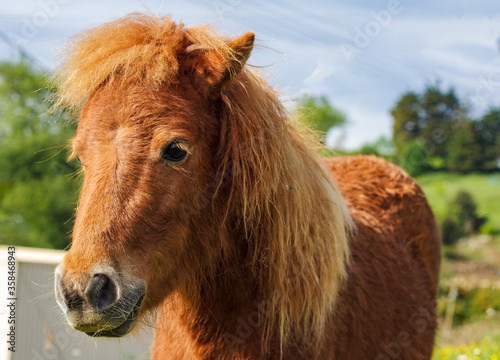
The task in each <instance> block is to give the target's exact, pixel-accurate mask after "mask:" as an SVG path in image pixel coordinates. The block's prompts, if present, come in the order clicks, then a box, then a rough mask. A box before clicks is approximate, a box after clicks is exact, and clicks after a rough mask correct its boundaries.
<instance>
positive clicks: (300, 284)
mask: <svg viewBox="0 0 500 360" xmlns="http://www.w3.org/2000/svg"><path fill="white" fill-rule="evenodd" d="M76 40H77V41H76V42H75V44H74V45H73V46H72V47H71V48H70V49H69V51H68V60H67V62H66V63H65V65H64V66H63V67H62V69H61V70H60V71H59V72H58V75H57V76H56V78H57V79H58V80H59V82H60V90H59V91H60V94H59V95H60V98H59V99H60V101H59V102H60V103H61V104H66V105H69V106H70V107H76V108H78V109H79V110H81V112H80V118H79V125H78V130H77V133H76V136H75V138H74V139H73V140H72V147H73V152H74V155H76V156H77V157H78V158H79V159H80V160H81V162H82V164H83V165H84V167H85V176H84V183H83V188H82V193H81V196H80V201H79V207H78V212H77V216H76V220H75V227H74V231H73V234H72V236H73V242H72V247H71V249H70V250H69V252H68V254H67V255H66V256H65V258H64V260H63V263H62V264H61V265H60V266H59V267H58V269H57V271H56V298H57V300H58V302H59V304H60V306H61V308H62V309H63V310H64V312H65V313H66V315H67V318H68V321H69V322H70V323H71V325H72V326H73V327H75V328H76V329H78V330H80V331H83V332H85V333H87V334H88V335H91V336H109V337H119V336H124V335H126V334H127V333H129V332H130V331H132V329H133V328H134V326H135V325H136V323H137V320H138V318H141V317H143V314H147V313H148V312H151V311H154V310H155V309H160V312H159V314H158V320H157V323H156V337H155V342H154V346H153V357H154V358H155V359H223V360H224V359H228V360H229V359H234V360H250V359H255V360H257V359H332V358H334V359H353V360H358V359H361V360H364V359H372V358H373V359H377V360H381V359H388V358H397V357H400V358H402V359H422V360H424V359H429V358H430V356H431V352H432V346H433V338H434V331H435V327H436V314H435V298H436V291H437V278H438V272H439V259H440V248H439V238H438V234H437V230H436V225H435V222H434V218H433V215H432V212H431V210H430V208H429V206H428V204H427V202H426V200H425V197H424V195H423V193H422V191H421V190H420V188H419V187H418V185H417V184H416V183H415V182H414V181H413V180H411V179H410V178H409V177H408V176H407V175H406V174H405V173H404V172H402V171H401V170H399V169H398V168H397V167H395V166H394V165H390V164H389V163H386V162H385V161H382V160H379V159H376V158H374V157H359V158H338V159H330V160H327V161H326V164H323V160H320V159H318V157H317V156H316V155H315V153H314V151H313V150H312V147H311V146H310V145H309V144H310V141H309V140H308V138H307V136H305V135H303V134H302V132H301V131H299V130H297V128H296V126H295V124H294V122H293V121H292V119H291V118H290V117H289V114H288V113H287V111H286V110H285V109H284V108H283V106H282V104H281V103H280V101H279V100H278V97H277V95H276V93H275V92H274V90H273V89H271V88H269V87H268V86H267V84H266V83H265V82H264V81H263V80H262V78H260V77H259V75H258V74H256V73H254V72H253V71H251V70H249V69H247V68H246V67H245V62H246V60H247V59H248V57H249V55H250V51H251V50H252V46H253V41H254V36H253V34H251V33H249V34H246V35H245V36H243V37H241V38H239V39H236V40H233V41H225V40H224V39H221V38H220V37H217V36H216V35H215V34H213V33H212V32H211V31H210V30H209V29H207V28H190V29H185V28H184V27H183V26H182V25H176V24H174V23H173V22H171V21H170V20H169V19H160V18H154V17H150V16H146V15H142V14H133V15H130V16H128V17H126V18H124V19H120V20H118V21H116V22H112V23H109V24H105V25H103V26H102V27H98V28H96V29H93V30H90V31H89V32H87V33H84V34H83V35H81V36H80V37H79V38H77V39H76ZM329 171H330V172H331V173H332V175H333V179H334V180H333V179H332V176H330V174H329Z"/></svg>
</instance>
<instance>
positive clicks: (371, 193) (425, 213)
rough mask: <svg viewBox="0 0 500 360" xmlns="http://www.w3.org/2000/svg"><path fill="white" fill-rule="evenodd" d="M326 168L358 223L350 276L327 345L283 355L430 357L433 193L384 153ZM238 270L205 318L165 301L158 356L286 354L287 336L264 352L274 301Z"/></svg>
mask: <svg viewBox="0 0 500 360" xmlns="http://www.w3.org/2000/svg"><path fill="white" fill-rule="evenodd" d="M326 166H327V167H328V169H329V170H330V171H331V173H332V176H333V178H334V179H335V180H336V181H337V184H338V186H339V188H340V191H341V192H342V195H343V196H344V198H345V199H346V201H347V204H348V206H349V210H350V211H351V214H352V215H353V218H354V220H355V224H356V231H355V233H353V234H352V236H351V238H350V241H349V246H350V249H351V257H350V265H349V266H348V270H347V273H348V275H347V280H346V282H345V284H343V286H342V287H341V289H340V293H339V296H338V299H337V305H336V307H335V310H334V312H333V313H332V314H331V316H330V318H329V320H328V322H327V324H326V327H325V337H324V339H323V340H322V341H321V343H320V344H318V345H316V346H314V347H312V348H311V347H309V345H310V344H301V345H300V346H298V347H297V346H291V347H288V348H287V349H286V351H285V352H284V353H283V359H290V360H294V359H304V360H305V359H325V360H326V359H352V360H358V359H360V360H364V359H377V360H381V359H430V357H431V354H432V349H433V341H434V333H435V329H436V314H435V307H436V303H435V299H436V292H435V290H436V289H437V282H438V276H437V274H438V273H439V264H440V251H439V241H438V240H437V239H438V230H437V228H436V227H435V226H434V217H433V215H432V212H431V210H430V208H429V206H428V205H427V201H426V199H425V197H424V194H423V193H422V191H421V189H420V187H419V186H418V185H417V184H416V183H415V181H413V180H412V179H411V178H410V177H409V176H408V175H407V174H405V173H404V172H403V171H401V170H400V169H399V168H397V167H396V166H394V165H392V164H389V163H387V162H386V161H384V160H381V159H378V158H375V157H366V156H360V157H355V158H352V157H351V158H331V159H327V160H326ZM381 254H383V256H381ZM234 271H235V272H236V273H235V277H234V279H233V280H234V282H227V279H224V281H222V282H221V284H220V285H219V286H217V293H213V294H210V296H207V298H204V299H203V300H202V304H201V305H202V306H203V309H201V311H200V312H199V314H198V316H197V317H191V315H192V314H193V312H192V309H193V306H194V307H196V305H194V304H191V303H190V302H189V299H180V298H177V299H176V300H175V301H174V302H172V303H170V302H169V303H166V304H164V305H163V307H162V308H161V312H160V315H159V319H158V325H157V331H156V336H155V341H154V346H153V350H154V352H153V354H154V356H153V358H154V359H186V360H187V359H265V358H270V359H274V358H279V356H278V354H279V350H280V347H279V343H277V342H276V343H274V344H273V353H274V355H269V356H268V357H266V356H264V355H262V353H261V348H260V341H261V339H260V336H261V334H260V333H259V326H258V324H257V322H256V318H255V314H256V312H258V311H259V306H266V305H267V304H264V303H263V304H259V300H258V299H256V298H255V295H254V294H253V293H252V291H251V288H252V287H251V286H249V284H252V279H249V278H248V276H246V274H245V271H244V269H243V268H241V269H234ZM253 281H255V280H253ZM429 289H434V290H433V291H429ZM207 295H208V294H207ZM186 313H188V314H190V315H189V316H186V315H185V314H186ZM221 319H228V320H229V321H228V323H221ZM165 325H167V327H165ZM198 336H199V337H201V338H202V339H197V337H198ZM207 338H209V339H212V341H206V339H207ZM214 339H217V340H216V341H213V340H214ZM318 350H319V351H318Z"/></svg>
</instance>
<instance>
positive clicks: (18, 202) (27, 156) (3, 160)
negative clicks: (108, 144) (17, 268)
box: [0, 62, 78, 248]
mask: <svg viewBox="0 0 500 360" xmlns="http://www.w3.org/2000/svg"><path fill="white" fill-rule="evenodd" d="M49 96H50V92H49V90H47V83H46V80H45V77H44V76H43V74H42V73H41V72H39V71H37V70H35V69H34V68H33V67H32V66H30V64H29V63H27V62H19V63H16V64H11V63H0V169H1V171H0V243H3V244H17V245H25V246H38V247H49V248H64V247H66V246H67V245H68V234H69V232H70V230H71V226H72V225H71V218H72V216H73V209H74V208H75V204H76V200H77V189H78V181H74V180H72V179H71V176H70V175H71V174H72V173H73V172H74V171H75V165H74V164H72V163H68V162H67V161H66V156H67V155H68V153H67V151H66V145H67V144H68V139H69V138H70V137H71V136H72V134H73V132H74V130H75V127H74V125H73V124H72V123H71V122H69V121H68V120H67V117H66V116H65V115H64V114H61V115H62V116H61V117H58V118H57V119H56V118H55V117H52V116H48V115H46V113H47V110H48V107H49V104H48V102H47V99H48V98H49Z"/></svg>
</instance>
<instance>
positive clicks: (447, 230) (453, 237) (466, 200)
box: [441, 190, 486, 245]
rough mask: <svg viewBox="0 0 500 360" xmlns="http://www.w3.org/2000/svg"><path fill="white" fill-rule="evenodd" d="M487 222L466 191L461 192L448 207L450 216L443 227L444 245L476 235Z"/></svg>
mask: <svg viewBox="0 0 500 360" xmlns="http://www.w3.org/2000/svg"><path fill="white" fill-rule="evenodd" d="M485 221H486V218H485V217H480V216H479V215H478V214H477V204H476V201H475V200H474V198H473V197H472V195H471V194H470V193H469V192H468V191H466V190H460V191H458V193H457V194H456V196H455V198H454V199H453V200H452V201H451V203H450V204H449V207H448V215H447V217H446V219H445V221H444V222H443V224H442V225H441V232H442V235H443V243H445V244H447V245H453V244H455V243H456V242H457V241H458V240H459V239H460V238H461V237H463V236H469V235H472V234H474V233H476V232H477V231H478V230H479V228H480V227H481V225H483V224H484V222H485Z"/></svg>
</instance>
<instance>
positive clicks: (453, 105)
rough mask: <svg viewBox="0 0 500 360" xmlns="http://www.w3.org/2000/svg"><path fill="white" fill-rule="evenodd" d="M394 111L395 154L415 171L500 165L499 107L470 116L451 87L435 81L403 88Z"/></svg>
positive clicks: (495, 167)
mask: <svg viewBox="0 0 500 360" xmlns="http://www.w3.org/2000/svg"><path fill="white" fill-rule="evenodd" d="M391 114H392V117H393V119H394V123H393V124H394V125H393V136H392V139H393V143H394V157H395V160H396V162H398V163H399V164H400V165H402V166H403V167H404V168H406V169H407V170H408V171H409V172H410V173H412V174H413V175H419V174H421V173H422V172H425V171H436V170H442V171H452V172H460V173H469V172H493V171H498V170H499V167H500V108H490V109H489V110H488V111H487V112H486V113H485V114H484V115H482V116H481V117H479V118H478V119H475V118H471V117H470V115H469V111H468V108H467V106H465V105H464V104H463V102H462V101H461V100H460V99H459V98H458V97H457V95H456V93H455V91H454V89H453V88H451V89H449V90H447V91H443V90H442V89H441V88H440V87H439V86H438V85H433V86H427V87H426V88H425V90H424V91H423V92H422V93H417V92H408V93H405V94H403V95H402V96H401V97H400V98H399V99H398V101H397V103H396V105H395V106H394V108H393V109H392V111H391Z"/></svg>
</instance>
